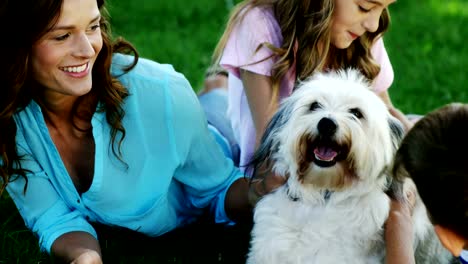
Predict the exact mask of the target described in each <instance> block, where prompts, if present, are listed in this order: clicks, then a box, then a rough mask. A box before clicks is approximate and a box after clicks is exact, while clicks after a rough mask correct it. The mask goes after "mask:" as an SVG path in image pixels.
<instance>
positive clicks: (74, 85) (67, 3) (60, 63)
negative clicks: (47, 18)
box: [31, 0, 102, 97]
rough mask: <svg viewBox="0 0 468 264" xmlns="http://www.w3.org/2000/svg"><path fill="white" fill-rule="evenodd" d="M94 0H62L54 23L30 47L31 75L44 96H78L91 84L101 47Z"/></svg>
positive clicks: (86, 90) (87, 89)
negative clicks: (57, 17) (58, 15)
mask: <svg viewBox="0 0 468 264" xmlns="http://www.w3.org/2000/svg"><path fill="white" fill-rule="evenodd" d="M100 19H101V15H100V12H99V8H98V6H97V3H96V0H64V1H63V5H62V10H61V14H60V17H59V19H58V21H57V23H56V25H54V27H53V28H52V29H51V30H50V31H49V32H47V33H46V34H45V35H44V36H43V37H42V38H41V39H40V40H39V41H38V42H37V43H35V44H34V45H33V47H32V53H31V63H32V72H33V78H34V79H35V80H36V81H37V82H39V83H40V84H41V85H43V86H44V87H45V96H46V97H47V96H49V97H50V96H55V97H57V96H59V97H63V96H81V95H84V94H86V93H88V92H89V91H90V90H91V87H92V74H91V72H92V69H93V64H94V62H95V61H96V58H97V56H98V54H99V52H100V51H101V48H102V36H101V30H100V27H99V22H100Z"/></svg>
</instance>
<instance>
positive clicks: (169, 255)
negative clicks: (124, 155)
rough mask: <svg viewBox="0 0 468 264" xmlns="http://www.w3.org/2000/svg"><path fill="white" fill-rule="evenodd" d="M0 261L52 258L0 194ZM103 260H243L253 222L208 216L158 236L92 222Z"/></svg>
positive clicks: (237, 262)
mask: <svg viewBox="0 0 468 264" xmlns="http://www.w3.org/2000/svg"><path fill="white" fill-rule="evenodd" d="M0 208H1V212H2V213H1V214H0V234H1V235H0V242H1V243H0V264H7V263H8V264H10V263H21V264H23V263H31V264H32V263H54V261H53V260H52V259H51V258H50V257H49V256H48V255H47V254H46V253H44V252H41V251H40V249H39V247H38V240H37V238H36V237H34V235H33V234H32V233H31V232H30V231H29V230H27V229H26V227H25V226H24V222H23V220H22V218H21V216H20V215H19V213H18V211H17V209H16V207H15V205H14V204H13V202H12V200H11V199H10V198H9V197H8V195H3V197H1V198H0ZM93 225H94V227H95V229H96V230H97V232H98V236H99V242H100V244H101V249H102V253H103V260H104V263H132V264H133V263H180V264H187V263H204V264H210V263H229V264H231V263H232V264H241V263H245V259H246V258H245V257H246V254H247V250H248V244H249V239H250V229H251V224H247V225H239V226H230V227H226V226H221V225H215V224H213V223H210V222H209V221H208V220H206V219H204V218H203V219H202V220H201V221H199V222H197V223H195V224H193V225H190V226H188V227H184V228H180V229H177V230H175V231H172V232H170V233H168V234H165V235H163V236H160V237H157V238H150V237H147V236H145V235H142V234H140V233H137V232H134V231H131V230H128V229H123V228H116V227H108V226H104V225H100V224H93Z"/></svg>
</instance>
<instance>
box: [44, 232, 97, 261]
mask: <svg viewBox="0 0 468 264" xmlns="http://www.w3.org/2000/svg"><path fill="white" fill-rule="evenodd" d="M51 253H52V255H53V256H54V257H55V258H57V259H58V260H59V261H61V262H62V261H63V262H64V263H74V264H81V263H83V264H94V263H95V264H100V263H102V259H101V248H100V246H99V242H98V241H97V240H96V239H95V238H94V236H92V235H91V234H88V233H86V232H69V233H65V234H63V235H61V236H60V237H58V238H57V239H56V240H55V241H54V243H53V244H52V249H51Z"/></svg>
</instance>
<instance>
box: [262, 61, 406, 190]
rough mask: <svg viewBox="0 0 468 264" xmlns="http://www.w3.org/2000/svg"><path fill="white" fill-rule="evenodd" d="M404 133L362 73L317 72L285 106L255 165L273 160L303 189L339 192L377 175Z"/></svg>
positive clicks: (265, 140) (266, 136)
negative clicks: (304, 186) (306, 187)
mask: <svg viewBox="0 0 468 264" xmlns="http://www.w3.org/2000/svg"><path fill="white" fill-rule="evenodd" d="M402 135H403V129H402V127H401V124H400V123H399V122H398V121H397V120H396V119H395V118H393V117H392V116H391V115H390V114H389V112H388V110H387V107H386V105H385V104H384V103H383V101H382V100H381V99H380V98H379V97H378V96H377V95H376V94H375V93H373V92H372V91H371V90H370V88H369V84H368V83H367V82H366V81H365V79H364V77H363V76H362V75H361V74H360V73H359V72H358V71H356V70H347V71H338V72H331V73H327V74H317V75H315V76H313V77H312V78H310V79H308V80H306V81H304V82H303V83H301V84H300V86H299V87H298V88H297V89H296V90H295V92H294V93H293V95H291V96H290V97H289V98H287V99H286V100H285V101H284V102H283V103H282V104H281V107H280V109H279V111H278V112H277V113H276V115H275V116H274V117H273V119H272V121H271V122H270V124H269V126H268V128H267V131H266V132H265V136H264V138H263V140H262V144H261V146H260V148H259V151H258V152H257V154H256V155H255V157H254V161H255V160H257V161H258V160H261V159H265V158H266V159H270V160H269V162H270V163H271V164H273V169H274V170H275V171H276V173H278V174H280V175H289V177H290V180H292V181H294V182H297V183H300V184H302V185H306V186H313V187H314V188H319V189H326V190H340V189H342V188H345V187H347V186H349V185H352V184H353V183H354V182H356V181H366V180H375V179H372V178H376V177H379V175H381V174H382V171H383V170H384V169H385V167H386V166H387V165H388V164H390V162H391V160H392V157H393V154H394V151H395V148H396V147H397V143H398V142H399V140H400V139H401V136H402Z"/></svg>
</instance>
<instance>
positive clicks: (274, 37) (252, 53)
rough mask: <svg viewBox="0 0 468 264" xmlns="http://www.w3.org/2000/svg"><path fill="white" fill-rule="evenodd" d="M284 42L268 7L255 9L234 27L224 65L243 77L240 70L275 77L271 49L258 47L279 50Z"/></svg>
mask: <svg viewBox="0 0 468 264" xmlns="http://www.w3.org/2000/svg"><path fill="white" fill-rule="evenodd" d="M282 42H283V37H282V35H281V29H280V27H279V25H278V23H277V22H276V19H275V18H274V15H273V12H272V11H271V9H268V8H260V7H256V8H253V9H251V10H250V11H249V12H248V13H247V14H246V15H245V16H244V18H243V19H242V20H241V23H240V24H238V25H237V26H235V27H234V29H233V31H232V33H231V35H230V36H229V39H228V41H227V43H226V47H225V49H224V52H223V55H222V57H221V61H220V64H221V66H223V67H224V68H225V69H227V70H228V71H229V72H230V73H232V74H234V75H235V76H236V77H237V78H240V73H239V69H240V68H242V69H245V70H248V71H251V72H254V73H257V74H261V75H267V76H270V75H271V68H272V66H273V64H274V59H273V58H269V59H267V60H265V58H268V57H270V56H271V54H272V52H271V50H270V49H268V48H267V47H262V48H260V49H259V50H258V51H257V48H258V47H259V45H260V44H262V43H270V44H272V45H273V46H275V47H279V46H280V45H281V43H282Z"/></svg>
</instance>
